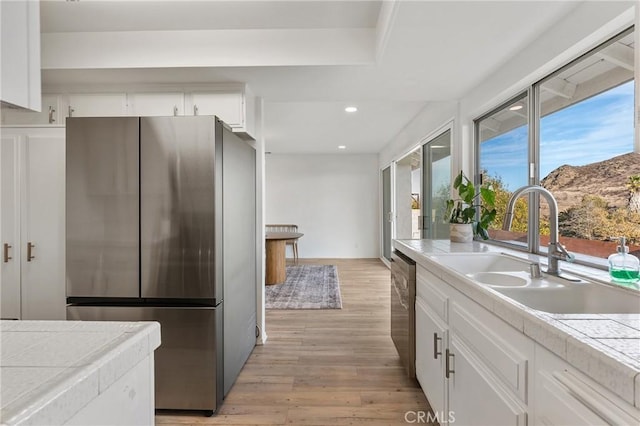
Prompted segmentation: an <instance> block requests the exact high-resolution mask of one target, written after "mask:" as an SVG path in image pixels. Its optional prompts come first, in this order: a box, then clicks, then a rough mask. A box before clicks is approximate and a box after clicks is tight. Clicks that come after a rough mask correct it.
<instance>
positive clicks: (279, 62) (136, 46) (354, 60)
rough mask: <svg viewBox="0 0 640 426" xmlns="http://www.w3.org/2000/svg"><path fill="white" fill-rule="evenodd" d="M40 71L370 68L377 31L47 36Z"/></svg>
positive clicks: (338, 29)
mask: <svg viewBox="0 0 640 426" xmlns="http://www.w3.org/2000/svg"><path fill="white" fill-rule="evenodd" d="M41 39H42V44H41V45H42V65H41V66H42V69H104V68H174V67H259V66H306V65H316V66H318V65H369V64H373V63H374V61H375V30H374V29H373V28H358V29H353V28H352V29H349V28H332V29H310V30H309V29H276V30H273V29H267V30H261V29H254V30H189V31H118V32H84V33H78V32H75V33H43V34H42V37H41Z"/></svg>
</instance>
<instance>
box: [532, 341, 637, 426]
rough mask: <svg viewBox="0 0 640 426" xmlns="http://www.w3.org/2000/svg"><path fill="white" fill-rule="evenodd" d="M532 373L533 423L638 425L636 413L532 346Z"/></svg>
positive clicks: (562, 362) (548, 353)
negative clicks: (533, 365) (533, 363)
mask: <svg viewBox="0 0 640 426" xmlns="http://www.w3.org/2000/svg"><path fill="white" fill-rule="evenodd" d="M535 371H536V375H535V400H536V411H535V419H534V421H535V424H540V425H546V426H582V425H609V424H611V425H638V424H640V410H638V409H637V408H635V407H633V406H631V405H630V404H628V403H626V402H624V401H622V400H621V399H620V398H619V397H617V396H616V395H613V394H612V393H611V392H609V391H607V390H606V389H604V388H603V387H602V386H601V385H599V384H598V383H595V382H594V381H593V380H591V379H589V378H588V377H585V376H584V375H583V374H582V373H580V372H579V371H577V370H576V369H575V368H573V367H572V366H571V365H569V364H568V363H567V362H566V361H564V360H562V359H561V358H559V357H558V356H556V355H554V354H553V353H551V352H549V351H548V350H546V349H545V348H543V347H542V346H540V345H537V346H536V356H535Z"/></svg>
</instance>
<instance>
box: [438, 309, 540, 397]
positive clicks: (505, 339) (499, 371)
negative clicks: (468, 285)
mask: <svg viewBox="0 0 640 426" xmlns="http://www.w3.org/2000/svg"><path fill="white" fill-rule="evenodd" d="M458 299H461V300H454V301H453V302H452V303H451V311H450V313H449V315H450V322H449V325H450V327H451V333H452V334H455V335H456V336H457V337H458V338H459V339H460V340H462V341H463V342H465V344H466V345H468V346H469V347H470V348H472V349H473V351H474V353H475V354H476V355H477V356H478V358H479V359H481V360H482V362H483V363H484V364H486V365H487V367H489V369H490V370H491V371H492V373H493V374H494V375H495V376H496V377H497V378H498V379H500V380H501V381H502V382H503V383H504V384H505V385H506V386H507V388H509V389H510V390H511V391H512V392H513V393H514V394H516V395H517V396H518V397H519V398H520V399H521V400H522V401H524V402H527V393H528V392H527V377H528V376H527V369H528V366H529V360H530V359H533V353H534V347H533V342H532V341H530V340H529V339H528V338H527V337H526V336H524V335H523V334H522V333H520V332H518V331H517V330H515V329H514V328H512V327H511V326H510V325H508V324H507V323H505V322H503V321H502V320H500V319H499V318H497V317H496V316H494V315H493V314H491V313H490V312H488V311H486V310H485V309H484V308H482V307H480V306H479V305H477V304H475V303H474V302H472V301H471V300H466V299H462V298H458Z"/></svg>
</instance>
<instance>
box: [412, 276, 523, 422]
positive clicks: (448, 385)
mask: <svg viewBox="0 0 640 426" xmlns="http://www.w3.org/2000/svg"><path fill="white" fill-rule="evenodd" d="M417 268H418V271H417V274H416V293H417V294H418V296H417V298H416V376H417V378H418V381H419V382H420V385H421V386H422V389H423V391H424V392H425V395H426V397H427V399H428V400H429V404H430V405H431V407H432V409H433V411H434V414H435V415H436V416H437V418H438V420H439V423H440V424H447V423H451V424H456V425H491V426H494V425H495V426H498V425H514V426H524V425H527V424H528V423H527V419H528V411H529V407H528V405H527V404H528V401H527V396H528V388H527V387H528V381H527V378H528V376H527V374H528V372H527V370H528V368H529V365H530V362H529V360H530V359H532V358H533V343H532V342H530V341H528V339H527V338H526V337H524V335H522V334H521V333H519V332H518V331H517V330H515V329H512V328H511V326H509V325H508V324H507V323H505V322H503V321H502V320H500V319H498V318H497V317H495V316H494V315H493V314H492V313H490V312H489V311H487V310H485V309H484V308H483V307H481V306H480V305H478V304H477V303H475V302H474V301H472V300H471V299H469V298H467V297H466V296H465V295H463V294H462V293H460V292H458V291H457V290H455V289H454V288H453V287H451V286H449V285H448V284H447V283H446V282H444V281H443V280H442V279H440V278H438V277H437V276H436V275H434V274H432V273H431V272H429V271H428V270H426V269H424V268H423V267H422V266H420V265H418V267H417Z"/></svg>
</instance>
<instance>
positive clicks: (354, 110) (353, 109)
mask: <svg viewBox="0 0 640 426" xmlns="http://www.w3.org/2000/svg"><path fill="white" fill-rule="evenodd" d="M344 110H345V111H347V112H356V111H357V110H358V108H356V107H354V106H348V107H346V108H345V109H344Z"/></svg>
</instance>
